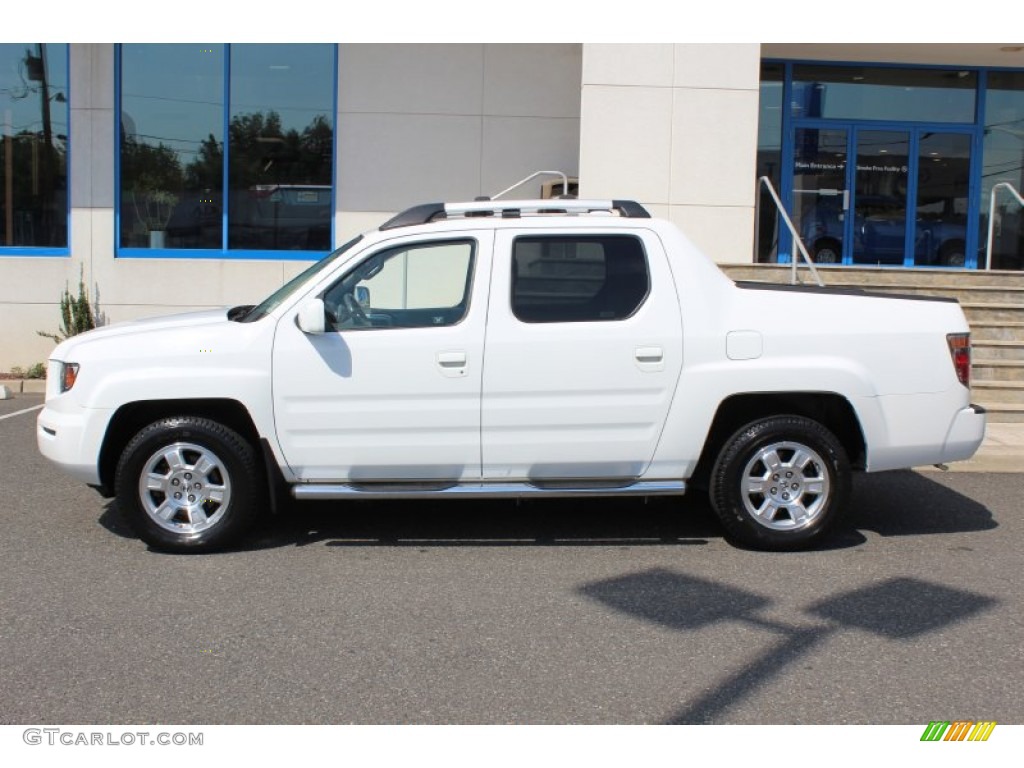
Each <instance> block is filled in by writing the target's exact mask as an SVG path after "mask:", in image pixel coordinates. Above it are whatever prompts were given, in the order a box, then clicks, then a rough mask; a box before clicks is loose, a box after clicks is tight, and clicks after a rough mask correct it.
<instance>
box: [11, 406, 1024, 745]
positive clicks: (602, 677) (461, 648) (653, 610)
mask: <svg viewBox="0 0 1024 768" xmlns="http://www.w3.org/2000/svg"><path fill="white" fill-rule="evenodd" d="M32 397H35V400H34V401H33V400H32V399H31V398H32ZM39 401H40V398H39V397H38V396H32V395H27V394H25V395H20V396H19V397H18V398H16V399H15V400H12V401H3V402H0V494H2V498H3V499H4V504H3V506H2V507H0V515H2V517H0V520H2V521H3V526H4V536H3V537H0V572H2V574H3V576H2V580H3V581H2V583H3V589H2V591H0V654H2V655H0V658H2V659H3V664H2V665H0V722H2V723H7V724H17V723H82V724H87V723H116V724H136V723H138V724H145V723H178V724H183V725H186V724H206V723H388V724H391V723H461V724H469V723H556V724H562V723H602V724H618V723H755V724H777V723H794V724H805V723H827V724H845V723H878V724H920V725H921V727H922V728H923V727H924V725H925V724H927V723H928V722H929V721H931V720H937V719H942V720H954V719H960V718H968V719H989V720H996V721H998V722H999V723H1022V722H1024V703H1022V702H1024V700H1022V698H1021V696H1020V693H1019V691H1020V690H1021V685H1022V683H1024V650H1022V649H1024V642H1022V640H1024V610H1022V609H1024V596H1022V593H1021V589H1020V586H1021V577H1020V574H1021V566H1022V557H1021V552H1022V551H1024V522H1022V520H1021V513H1020V509H1021V507H1020V501H1019V500H1020V498H1021V496H1022V492H1024V476H1022V475H1020V474H1016V473H1011V472H1003V473H988V472H949V473H942V472H938V471H927V472H925V471H921V472H917V471H903V472H887V473H880V474H876V475H862V476H858V477H857V478H856V481H855V484H854V494H853V499H852V501H853V503H852V507H851V514H850V517H849V519H848V521H847V522H846V524H845V525H843V526H841V527H840V529H839V530H838V531H837V532H836V533H835V535H834V536H833V537H832V538H831V539H829V540H828V541H827V542H825V543H824V545H823V546H822V547H821V548H819V549H818V550H816V551H811V552H801V553H788V554H771V553H761V552H751V551H745V550H742V549H738V548H735V547H733V546H732V545H730V544H729V543H728V542H727V541H725V540H724V538H723V537H722V532H721V529H720V528H719V526H718V523H717V521H716V520H715V518H714V516H713V513H712V512H711V510H710V508H709V507H708V505H707V503H706V501H705V500H703V499H702V498H700V497H697V496H694V497H691V498H686V499H684V500H678V499H665V498H662V499H657V500H652V501H650V502H649V503H645V502H644V501H643V500H642V499H630V500H622V499H613V500H607V501H594V500H586V501H566V500H558V501H531V502H528V503H527V502H524V503H519V504H517V503H515V502H494V501H488V502H480V501H469V500H464V501H449V502H444V503H438V502H408V503H384V502H365V503H362V504H356V503H349V504H328V503H317V504H308V505H300V506H297V507H296V509H295V510H293V511H292V512H291V513H289V514H288V515H287V516H286V517H283V518H279V519H277V520H274V521H272V522H271V523H270V524H268V525H267V526H264V527H263V528H261V529H260V530H259V531H257V532H256V533H255V534H253V535H252V536H251V537H250V538H249V539H248V540H247V541H246V542H245V543H244V544H243V545H242V546H241V547H240V548H238V549H237V550H234V551H231V552H227V553H223V554H217V555H206V556H175V555H165V554H160V553H157V552H154V551H151V550H149V549H148V548H147V547H146V546H145V544H143V543H142V542H141V541H139V540H138V539H136V538H135V537H134V536H133V535H132V534H131V533H130V532H129V530H128V529H127V528H126V527H125V526H124V524H123V523H122V521H121V520H120V517H119V515H118V514H117V510H116V507H115V506H114V505H112V504H111V503H110V502H108V501H105V500H103V499H101V498H100V497H99V496H97V495H96V494H95V493H94V492H93V491H91V490H90V489H88V488H86V487H84V486H82V485H80V484H79V483H77V482H75V481H73V480H71V479H69V478H66V477H65V476H63V475H62V474H61V473H60V472H59V471H57V470H56V469H55V468H54V467H52V466H50V465H49V464H48V462H46V461H45V460H44V459H43V458H42V457H41V456H39V454H38V453H37V452H36V451H35V448H34V424H35V418H34V412H26V413H22V414H20V415H16V416H15V415H12V414H14V413H15V412H17V411H19V410H23V409H25V408H29V407H32V406H33V405H35V404H38V402H39ZM5 417H9V418H5Z"/></svg>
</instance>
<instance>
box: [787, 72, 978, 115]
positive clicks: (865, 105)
mask: <svg viewBox="0 0 1024 768" xmlns="http://www.w3.org/2000/svg"><path fill="white" fill-rule="evenodd" d="M977 86H978V75H977V73H976V72H975V71H974V70H958V69H949V70H945V69H902V68H889V67H851V66H844V67H835V66H823V65H816V64H799V65H795V66H794V67H793V101H792V104H791V107H792V114H793V117H820V118H828V119H836V120H890V121H904V120H905V121H917V122H930V123H973V122H974V116H975V94H976V90H977Z"/></svg>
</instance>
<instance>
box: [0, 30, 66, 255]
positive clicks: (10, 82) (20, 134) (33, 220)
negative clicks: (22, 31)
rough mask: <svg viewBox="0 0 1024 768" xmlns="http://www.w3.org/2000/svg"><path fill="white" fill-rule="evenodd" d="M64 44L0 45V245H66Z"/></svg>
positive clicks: (64, 246)
mask: <svg viewBox="0 0 1024 768" xmlns="http://www.w3.org/2000/svg"><path fill="white" fill-rule="evenodd" d="M67 72H68V58H67V46H66V45H48V44H46V43H12V44H4V45H0V248H2V247H29V248H32V247H51V248H53V247H57V248H66V247H67V244H68V230H67V218H68V185H67V154H68V152H67V149H68V97H67Z"/></svg>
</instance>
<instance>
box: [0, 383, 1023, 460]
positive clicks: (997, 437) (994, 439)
mask: <svg viewBox="0 0 1024 768" xmlns="http://www.w3.org/2000/svg"><path fill="white" fill-rule="evenodd" d="M0 384H3V385H6V386H7V388H8V389H9V390H10V391H11V392H12V394H13V396H14V397H17V396H18V395H20V394H45V392H46V380H45V379H24V380H19V379H13V380H4V381H0ZM917 469H921V470H925V471H935V472H938V471H940V470H938V469H937V468H936V467H932V466H927V467H917ZM949 470H950V471H951V472H1021V471H1024V422H1021V423H1010V424H1004V423H995V424H992V423H990V424H989V425H988V429H987V430H986V431H985V442H983V443H982V444H981V448H980V449H978V452H977V453H976V454H975V455H974V458H972V459H970V460H969V461H957V462H954V463H952V464H950V465H949Z"/></svg>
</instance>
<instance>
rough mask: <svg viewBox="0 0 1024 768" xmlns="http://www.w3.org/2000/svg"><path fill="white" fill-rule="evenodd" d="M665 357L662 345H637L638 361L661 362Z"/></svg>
mask: <svg viewBox="0 0 1024 768" xmlns="http://www.w3.org/2000/svg"><path fill="white" fill-rule="evenodd" d="M664 359H665V352H664V351H663V350H662V348H661V347H637V348H636V361H637V362H638V363H660V362H661V361H662V360H664Z"/></svg>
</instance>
